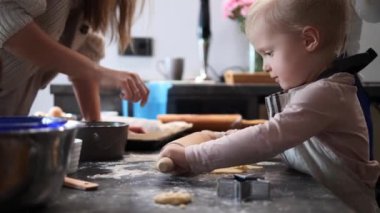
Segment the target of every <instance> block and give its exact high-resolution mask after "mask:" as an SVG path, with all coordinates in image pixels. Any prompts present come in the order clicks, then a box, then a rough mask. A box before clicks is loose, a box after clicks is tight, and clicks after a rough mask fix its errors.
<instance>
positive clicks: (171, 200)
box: [153, 191, 192, 206]
mask: <svg viewBox="0 0 380 213" xmlns="http://www.w3.org/2000/svg"><path fill="white" fill-rule="evenodd" d="M153 199H154V202H155V203H158V204H171V205H176V206H178V205H182V204H188V203H190V202H191V200H192V195H191V194H190V193H188V192H173V191H170V192H163V193H160V194H158V195H156V196H154V198H153Z"/></svg>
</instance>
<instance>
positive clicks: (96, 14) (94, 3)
mask: <svg viewBox="0 0 380 213" xmlns="http://www.w3.org/2000/svg"><path fill="white" fill-rule="evenodd" d="M136 5H137V0H84V19H85V20H86V21H88V22H89V23H90V26H91V28H92V29H93V30H95V31H97V30H100V31H102V32H105V31H106V30H107V29H108V27H109V29H110V30H111V36H112V38H114V36H115V32H117V38H118V41H119V48H120V50H125V49H126V48H127V47H128V44H129V42H130V40H131V27H132V23H133V17H134V15H135V10H136Z"/></svg>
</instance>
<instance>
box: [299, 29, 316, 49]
mask: <svg viewBox="0 0 380 213" xmlns="http://www.w3.org/2000/svg"><path fill="white" fill-rule="evenodd" d="M302 39H303V43H304V46H305V50H306V51H308V52H313V51H315V50H316V49H317V47H318V46H319V43H320V37H319V30H318V29H317V28H315V27H311V26H306V27H304V28H303V30H302Z"/></svg>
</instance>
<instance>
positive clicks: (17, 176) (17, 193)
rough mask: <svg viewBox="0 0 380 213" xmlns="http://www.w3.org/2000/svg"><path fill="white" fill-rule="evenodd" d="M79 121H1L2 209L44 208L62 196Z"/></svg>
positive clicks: (28, 118)
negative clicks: (70, 149) (61, 192)
mask: <svg viewBox="0 0 380 213" xmlns="http://www.w3.org/2000/svg"><path fill="white" fill-rule="evenodd" d="M79 126H80V123H79V122H77V121H66V120H64V119H58V118H39V117H0V171H1V175H0V208H1V209H15V208H23V207H30V206H36V205H43V204H46V203H48V202H49V201H51V200H52V199H54V198H55V197H56V196H57V195H58V194H59V192H60V189H61V187H62V183H63V179H64V176H65V170H66V164H67V157H68V152H69V148H70V146H71V144H72V142H73V141H74V137H75V134H76V130H77V127H79Z"/></svg>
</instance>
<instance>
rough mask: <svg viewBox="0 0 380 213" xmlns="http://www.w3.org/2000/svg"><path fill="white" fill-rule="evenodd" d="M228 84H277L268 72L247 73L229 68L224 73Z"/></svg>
mask: <svg viewBox="0 0 380 213" xmlns="http://www.w3.org/2000/svg"><path fill="white" fill-rule="evenodd" d="M224 81H225V82H226V84H252V83H254V84H276V82H275V81H274V80H273V79H272V78H271V77H270V76H269V74H268V73H266V72H257V73H247V72H236V71H232V70H229V71H227V72H225V73H224Z"/></svg>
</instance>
